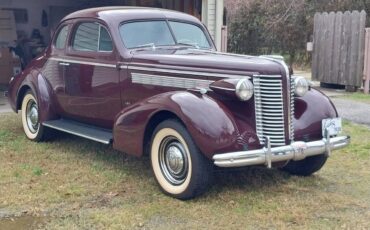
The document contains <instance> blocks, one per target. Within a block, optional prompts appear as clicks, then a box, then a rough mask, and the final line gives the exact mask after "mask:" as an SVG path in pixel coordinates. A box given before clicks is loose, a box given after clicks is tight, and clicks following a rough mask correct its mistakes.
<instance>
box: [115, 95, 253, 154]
mask: <svg viewBox="0 0 370 230" xmlns="http://www.w3.org/2000/svg"><path fill="white" fill-rule="evenodd" d="M161 111H168V112H170V113H172V114H174V115H175V116H177V117H178V118H179V119H180V120H181V121H182V123H183V124H184V125H185V126H186V128H187V129H188V131H189V132H190V134H191V136H192V138H193V140H194V141H195V143H196V144H197V146H198V147H199V149H200V150H201V152H202V153H204V154H205V155H206V156H207V157H209V158H211V157H212V156H213V154H215V153H221V152H228V151H234V150H241V149H242V144H241V143H240V137H241V135H240V133H242V132H241V131H240V130H239V129H238V125H239V124H238V122H239V121H236V120H235V118H234V116H233V114H232V113H231V112H230V111H229V110H228V109H227V108H226V107H225V106H224V105H223V104H222V103H221V102H219V101H217V100H215V99H213V98H211V97H210V96H208V95H201V94H199V93H196V92H194V93H193V92H184V91H181V92H179V91H178V92H168V93H164V94H160V95H156V96H154V97H151V98H148V99H146V100H144V101H141V102H139V103H137V104H135V105H132V106H130V107H128V108H126V109H124V110H123V111H122V112H120V113H119V115H118V116H117V118H116V121H115V125H114V130H113V136H114V147H115V148H116V149H118V150H121V151H123V152H126V153H130V154H133V155H136V156H140V155H142V153H143V146H144V144H145V143H143V141H144V135H145V128H146V127H147V125H148V124H149V122H150V120H151V118H152V117H153V116H154V115H156V114H157V113H159V112H161ZM246 129H250V127H247V128H246ZM253 140H258V139H257V138H256V136H254V139H253Z"/></svg>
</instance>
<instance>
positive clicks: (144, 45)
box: [135, 43, 156, 50]
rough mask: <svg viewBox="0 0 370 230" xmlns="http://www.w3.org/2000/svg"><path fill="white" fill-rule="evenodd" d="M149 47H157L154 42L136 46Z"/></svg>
mask: <svg viewBox="0 0 370 230" xmlns="http://www.w3.org/2000/svg"><path fill="white" fill-rule="evenodd" d="M147 47H151V48H152V49H153V50H154V49H156V47H155V44H154V43H147V44H142V45H138V46H136V47H135V49H137V48H147Z"/></svg>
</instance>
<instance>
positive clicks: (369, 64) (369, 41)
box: [364, 28, 370, 94]
mask: <svg viewBox="0 0 370 230" xmlns="http://www.w3.org/2000/svg"><path fill="white" fill-rule="evenodd" d="M365 34H366V35H365V67H364V93H366V94H368V93H369V87H370V28H366V32H365Z"/></svg>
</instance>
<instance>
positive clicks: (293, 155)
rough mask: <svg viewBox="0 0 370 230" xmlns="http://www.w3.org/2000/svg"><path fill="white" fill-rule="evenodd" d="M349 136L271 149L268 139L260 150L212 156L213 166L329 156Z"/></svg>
mask: <svg viewBox="0 0 370 230" xmlns="http://www.w3.org/2000/svg"><path fill="white" fill-rule="evenodd" d="M350 139H351V138H350V137H349V136H340V137H333V138H330V137H327V138H323V139H322V140H318V141H311V142H304V141H297V142H294V143H292V144H290V145H285V146H279V147H273V148H271V145H270V140H269V138H266V141H265V143H266V146H265V147H264V148H262V149H256V150H250V151H241V152H233V153H223V154H216V155H214V156H213V160H214V164H215V165H217V166H219V167H242V166H251V165H263V164H264V165H266V166H267V167H269V168H271V164H272V163H274V162H279V161H289V160H293V161H299V160H303V159H304V158H306V157H309V156H315V155H320V154H327V155H330V153H331V151H332V150H336V149H341V148H343V147H345V146H347V145H348V144H349V143H350Z"/></svg>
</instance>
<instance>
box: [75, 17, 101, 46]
mask: <svg viewBox="0 0 370 230" xmlns="http://www.w3.org/2000/svg"><path fill="white" fill-rule="evenodd" d="M98 39H99V24H97V23H94V22H87V23H81V24H80V25H79V26H78V27H77V30H76V33H75V37H74V39H73V43H72V44H73V45H72V46H73V49H75V50H79V51H97V50H98Z"/></svg>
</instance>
